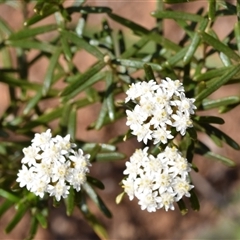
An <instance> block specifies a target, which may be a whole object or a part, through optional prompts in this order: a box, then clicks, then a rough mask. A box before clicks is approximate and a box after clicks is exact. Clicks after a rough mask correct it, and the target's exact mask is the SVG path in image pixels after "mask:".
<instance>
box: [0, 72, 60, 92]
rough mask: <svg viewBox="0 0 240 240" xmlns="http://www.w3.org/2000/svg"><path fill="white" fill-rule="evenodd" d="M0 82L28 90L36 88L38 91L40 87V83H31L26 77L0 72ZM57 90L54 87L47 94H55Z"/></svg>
mask: <svg viewBox="0 0 240 240" xmlns="http://www.w3.org/2000/svg"><path fill="white" fill-rule="evenodd" d="M0 82H3V83H6V84H8V85H9V86H10V87H20V88H22V89H29V90H36V91H40V90H41V89H42V85H41V84H38V83H31V82H29V81H28V80H26V79H16V78H14V77H11V76H9V75H7V74H1V73H0ZM58 92H59V91H58V90H56V89H51V90H50V92H49V94H51V95H57V94H58Z"/></svg>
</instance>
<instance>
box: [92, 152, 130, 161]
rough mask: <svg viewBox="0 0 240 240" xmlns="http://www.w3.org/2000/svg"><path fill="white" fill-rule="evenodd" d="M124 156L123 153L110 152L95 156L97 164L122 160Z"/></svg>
mask: <svg viewBox="0 0 240 240" xmlns="http://www.w3.org/2000/svg"><path fill="white" fill-rule="evenodd" d="M125 158H126V156H125V155H124V154H123V153H119V152H110V153H98V154H97V156H96V161H97V162H105V161H117V160H123V159H125Z"/></svg>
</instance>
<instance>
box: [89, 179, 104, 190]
mask: <svg viewBox="0 0 240 240" xmlns="http://www.w3.org/2000/svg"><path fill="white" fill-rule="evenodd" d="M87 182H88V183H90V184H91V185H93V186H95V187H97V188H99V189H101V190H104V189H105V187H104V184H103V183H102V182H101V181H99V180H98V179H96V178H94V177H91V176H87Z"/></svg>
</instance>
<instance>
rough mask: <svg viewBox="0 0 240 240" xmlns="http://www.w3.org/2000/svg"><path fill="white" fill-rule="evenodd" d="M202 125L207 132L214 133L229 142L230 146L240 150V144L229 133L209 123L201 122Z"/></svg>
mask: <svg viewBox="0 0 240 240" xmlns="http://www.w3.org/2000/svg"><path fill="white" fill-rule="evenodd" d="M201 126H202V127H203V128H204V129H205V132H206V134H208V135H210V136H211V135H213V136H215V137H217V138H219V139H220V140H222V141H223V142H225V143H227V144H228V145H229V146H230V147H232V148H233V149H235V150H240V146H239V144H238V143H237V142H235V141H234V140H233V139H232V138H230V137H229V136H228V135H226V134H225V133H224V132H222V131H221V130H219V129H217V128H215V127H213V126H211V125H209V124H201Z"/></svg>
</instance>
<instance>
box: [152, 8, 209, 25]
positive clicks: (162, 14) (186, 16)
mask: <svg viewBox="0 0 240 240" xmlns="http://www.w3.org/2000/svg"><path fill="white" fill-rule="evenodd" d="M151 15H152V16H153V17H155V18H169V19H175V20H176V19H181V20H186V21H192V22H201V21H203V20H204V18H203V17H202V16H199V15H196V14H192V13H187V12H180V11H174V12H173V11H167V10H165V11H156V12H152V13H151Z"/></svg>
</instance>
